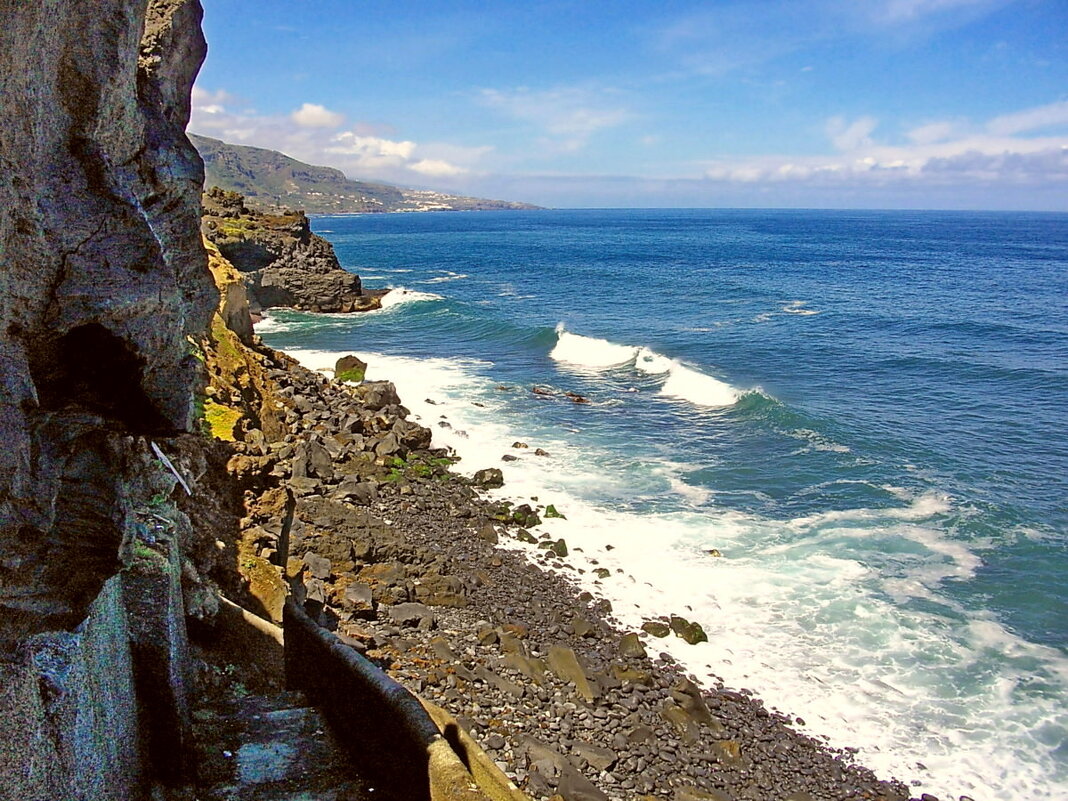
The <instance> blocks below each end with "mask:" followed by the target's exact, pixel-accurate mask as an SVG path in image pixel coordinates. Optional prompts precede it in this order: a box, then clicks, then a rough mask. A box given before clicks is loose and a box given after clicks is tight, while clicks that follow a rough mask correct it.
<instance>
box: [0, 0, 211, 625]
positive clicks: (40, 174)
mask: <svg viewBox="0 0 1068 801" xmlns="http://www.w3.org/2000/svg"><path fill="white" fill-rule="evenodd" d="M200 15H201V9H200V4H199V2H198V0H152V1H151V2H146V0H100V2H96V3H91V4H86V3H75V2H69V1H64V0H61V1H59V2H54V3H46V4H42V3H26V2H21V0H0V19H3V25H0V85H2V86H3V94H4V102H3V103H2V104H0V208H2V209H3V210H4V213H3V215H2V216H0V265H2V269H0V288H2V292H0V319H2V323H3V325H2V328H0V376H2V378H0V438H2V441H3V443H4V447H3V448H2V449H0V641H6V642H11V641H13V640H16V639H18V638H21V637H23V636H25V635H28V634H32V633H34V632H37V631H42V630H45V629H50V628H70V627H73V626H75V625H76V624H78V623H79V622H80V621H81V620H82V619H83V617H84V616H85V611H86V608H87V607H88V605H89V603H90V602H91V601H92V600H93V598H94V597H95V596H96V595H97V593H98V592H99V591H100V588H101V586H102V585H103V583H104V581H105V580H106V579H107V578H108V577H109V576H110V575H111V574H112V573H114V572H115V571H116V569H117V567H118V561H117V560H118V549H119V544H120V542H122V540H123V538H124V536H125V535H126V533H127V531H128V528H129V525H130V523H129V517H130V515H129V506H130V500H129V497H128V493H127V489H128V488H127V486H126V481H125V476H124V470H125V469H126V468H127V465H130V464H132V463H133V462H134V458H133V457H134V454H135V453H137V452H143V449H144V445H143V444H141V445H138V444H137V442H136V439H135V438H136V437H138V436H143V435H164V434H170V433H174V432H178V431H183V430H185V429H187V428H188V427H189V425H190V422H191V410H192V400H193V383H194V381H193V379H194V376H195V373H196V370H197V360H196V359H195V358H194V356H193V354H192V353H191V351H190V347H189V343H188V341H187V337H188V336H189V335H192V334H199V332H200V331H201V330H202V329H203V328H204V326H205V324H206V322H207V320H208V315H209V314H210V311H211V309H212V307H213V306H214V305H215V292H214V290H213V288H212V285H211V280H210V277H209V275H208V272H207V270H206V269H205V255H204V249H203V247H202V245H201V242H200V238H199V236H198V227H197V216H198V212H199V194H200V184H201V180H202V167H201V162H200V159H199V157H198V156H197V154H196V151H195V150H194V149H193V148H192V146H191V145H190V144H189V142H188V140H187V139H186V137H185V134H184V132H183V131H184V128H185V124H186V122H187V120H188V116H189V92H190V87H191V85H192V82H193V78H194V76H195V74H196V72H197V70H198V69H199V66H200V63H201V61H202V59H203V56H204V52H205V44H204V40H203V37H202V35H201V33H200V26H199V21H200Z"/></svg>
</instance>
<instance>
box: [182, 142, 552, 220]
mask: <svg viewBox="0 0 1068 801" xmlns="http://www.w3.org/2000/svg"><path fill="white" fill-rule="evenodd" d="M189 138H190V140H191V141H192V142H193V145H194V146H195V147H196V149H197V150H198V151H200V155H201V157H202V158H203V159H204V169H205V181H204V185H205V186H206V187H211V186H218V187H220V188H222V189H226V190H229V191H232V192H239V193H240V194H242V195H244V196H245V198H246V199H247V200H248V201H249V202H250V203H252V204H254V205H257V206H261V207H264V208H288V209H294V208H299V209H304V210H305V211H306V212H308V213H309V214H352V213H358V212H387V211H469V210H476V209H479V210H490V209H496V210H499V209H535V208H538V207H537V206H532V205H530V204H529V203H512V202H508V201H504V200H484V199H482V198H473V197H462V196H458V195H448V194H444V193H441V192H433V191H429V190H419V189H405V188H403V187H398V186H391V185H389V184H376V183H369V182H367V181H354V180H352V179H350V178H347V177H346V176H345V174H344V173H343V172H341V171H340V170H335V169H333V168H332V167H317V166H314V165H311V164H305V163H304V162H302V161H297V160H296V159H294V158H290V157H289V156H287V155H285V154H283V153H279V152H277V151H275V150H267V149H265V148H261V147H248V146H246V145H231V144H228V143H226V142H223V141H220V140H218V139H210V138H208V137H206V136H198V135H197V134H189Z"/></svg>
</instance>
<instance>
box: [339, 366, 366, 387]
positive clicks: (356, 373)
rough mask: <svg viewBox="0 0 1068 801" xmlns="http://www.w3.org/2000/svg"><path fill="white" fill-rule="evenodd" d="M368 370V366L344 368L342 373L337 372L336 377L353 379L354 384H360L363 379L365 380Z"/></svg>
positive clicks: (342, 379) (343, 379)
mask: <svg viewBox="0 0 1068 801" xmlns="http://www.w3.org/2000/svg"><path fill="white" fill-rule="evenodd" d="M366 372H367V369H366V368H364V369H362V370H361V369H358V368H353V369H352V370H342V371H341V372H340V373H337V374H336V375H335V376H334V378H336V379H337V380H338V381H351V382H352V383H354V384H359V383H360V382H361V381H363V377H364V374H365V373H366Z"/></svg>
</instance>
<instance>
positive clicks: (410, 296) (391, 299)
mask: <svg viewBox="0 0 1068 801" xmlns="http://www.w3.org/2000/svg"><path fill="white" fill-rule="evenodd" d="M428 300H444V298H442V296H441V295H435V294H434V293H433V292H419V291H418V290H415V289H407V288H405V287H402V286H399V287H397V288H396V289H391V290H390V291H389V292H387V293H386V294H385V295H383V296H382V308H383V309H388V308H390V307H392V306H400V305H402V304H405V303H418V302H420V301H428Z"/></svg>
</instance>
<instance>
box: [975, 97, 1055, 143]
mask: <svg viewBox="0 0 1068 801" xmlns="http://www.w3.org/2000/svg"><path fill="white" fill-rule="evenodd" d="M1052 127H1068V100H1059V101H1057V102H1056V103H1050V104H1048V105H1045V106H1036V107H1035V108H1028V109H1023V110H1022V111H1017V112H1014V113H1012V114H1003V115H1002V116H1000V117H995V118H994V119H992V120H990V122H988V123H987V124H986V128H987V130H988V131H989V132H990V133H992V134H994V135H995V136H1012V135H1014V134H1019V133H1027V132H1028V131H1035V130H1039V129H1041V128H1052Z"/></svg>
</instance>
